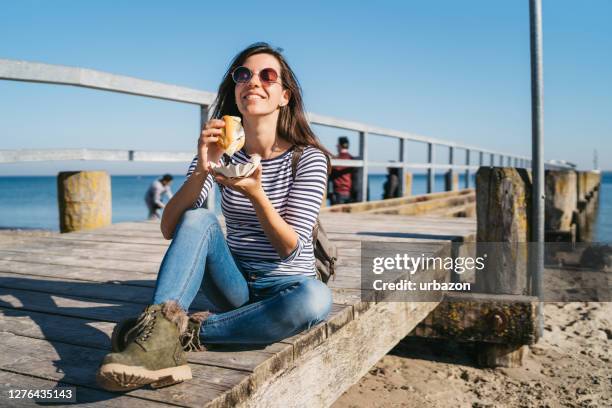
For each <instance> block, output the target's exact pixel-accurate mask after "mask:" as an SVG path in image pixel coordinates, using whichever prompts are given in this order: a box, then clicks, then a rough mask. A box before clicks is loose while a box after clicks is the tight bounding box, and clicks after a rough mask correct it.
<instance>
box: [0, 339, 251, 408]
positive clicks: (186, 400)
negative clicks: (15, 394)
mask: <svg viewBox="0 0 612 408" xmlns="http://www.w3.org/2000/svg"><path fill="white" fill-rule="evenodd" d="M0 344H2V345H3V352H2V353H0V369H2V370H4V371H11V372H15V373H18V374H23V375H30V376H36V377H38V378H42V379H47V380H55V381H61V382H64V383H67V384H74V385H80V386H86V387H90V388H97V385H96V382H95V373H96V370H97V368H98V366H99V364H100V362H101V361H102V358H103V357H104V355H105V354H106V351H105V350H98V349H93V348H88V347H81V346H74V345H70V344H65V343H59V342H47V341H44V340H39V339H33V338H29V337H22V336H16V335H14V334H12V333H6V332H0ZM23 350H36V353H24V352H23ZM191 368H192V372H193V379H191V380H189V381H186V382H184V383H181V384H177V385H175V386H172V387H168V388H161V389H157V390H151V389H146V388H141V389H138V390H134V391H131V392H129V393H127V394H126V395H131V396H136V397H139V398H145V399H150V400H154V401H158V402H167V403H172V404H176V405H183V406H193V407H195V406H198V407H200V406H202V405H204V404H206V403H207V402H212V401H215V404H214V405H215V406H223V404H226V406H230V404H231V402H232V401H233V400H234V398H235V395H234V394H242V393H246V389H247V385H248V381H245V380H246V379H247V378H248V373H245V372H243V371H237V370H229V369H226V368H221V367H212V366H202V365H198V364H192V365H191Z"/></svg>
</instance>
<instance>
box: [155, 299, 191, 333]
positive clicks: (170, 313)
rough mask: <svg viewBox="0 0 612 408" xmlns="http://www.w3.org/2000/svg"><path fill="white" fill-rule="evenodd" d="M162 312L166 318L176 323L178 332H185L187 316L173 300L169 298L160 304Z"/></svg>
mask: <svg viewBox="0 0 612 408" xmlns="http://www.w3.org/2000/svg"><path fill="white" fill-rule="evenodd" d="M162 313H163V315H164V316H165V317H166V319H168V320H170V321H171V322H172V323H174V324H176V327H178V330H179V334H183V333H185V331H186V330H187V323H188V321H189V317H188V316H187V313H185V311H184V310H183V309H182V308H181V307H180V306H179V304H178V303H177V302H176V301H175V300H169V301H167V302H166V303H164V305H163V306H162Z"/></svg>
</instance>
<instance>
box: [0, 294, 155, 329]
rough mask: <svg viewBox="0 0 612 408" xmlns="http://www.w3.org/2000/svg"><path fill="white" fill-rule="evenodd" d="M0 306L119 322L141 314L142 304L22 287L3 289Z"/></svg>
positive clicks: (0, 295)
mask: <svg viewBox="0 0 612 408" xmlns="http://www.w3.org/2000/svg"><path fill="white" fill-rule="evenodd" d="M0 306H2V307H6V308H13V309H23V310H30V311H35V312H43V313H51V314H57V315H62V316H71V317H80V318H84V319H92V320H102V321H106V322H118V321H120V320H123V319H126V318H128V317H133V316H138V315H139V314H140V313H141V312H142V309H143V308H142V305H140V304H136V303H127V302H118V301H112V300H106V301H101V300H95V301H94V300H92V299H87V298H80V297H76V296H75V297H68V296H64V295H54V294H48V293H42V292H31V291H25V290H21V289H7V288H0Z"/></svg>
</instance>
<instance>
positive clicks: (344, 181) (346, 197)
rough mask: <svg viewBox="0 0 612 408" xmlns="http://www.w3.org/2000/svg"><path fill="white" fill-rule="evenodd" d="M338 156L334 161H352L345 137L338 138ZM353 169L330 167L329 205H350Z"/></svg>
mask: <svg viewBox="0 0 612 408" xmlns="http://www.w3.org/2000/svg"><path fill="white" fill-rule="evenodd" d="M336 148H337V149H338V155H337V156H336V159H342V160H352V159H353V156H351V154H350V153H349V150H348V149H349V140H348V137H346V136H341V137H339V138H338V144H337V145H336ZM353 170H354V168H353V167H345V166H334V167H332V173H331V176H330V179H331V180H332V185H333V188H334V191H333V193H332V194H331V196H330V201H331V204H332V205H334V204H346V203H350V202H351V201H352V200H351V189H352V187H353V181H352V177H353Z"/></svg>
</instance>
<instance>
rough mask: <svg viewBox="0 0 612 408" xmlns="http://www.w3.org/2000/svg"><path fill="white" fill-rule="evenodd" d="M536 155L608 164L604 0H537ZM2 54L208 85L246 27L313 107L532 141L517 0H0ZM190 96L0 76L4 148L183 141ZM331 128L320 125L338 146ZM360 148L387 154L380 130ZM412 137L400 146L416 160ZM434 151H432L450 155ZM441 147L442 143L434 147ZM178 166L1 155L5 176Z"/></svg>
mask: <svg viewBox="0 0 612 408" xmlns="http://www.w3.org/2000/svg"><path fill="white" fill-rule="evenodd" d="M543 15H544V19H543V27H544V75H545V84H544V86H545V158H546V159H566V160H570V161H574V162H576V163H578V164H579V166H581V167H583V168H591V167H592V157H593V150H594V149H598V151H599V165H600V168H603V169H612V158H611V156H610V152H611V151H612V149H611V147H612V111H611V108H612V86H611V84H612V53H611V52H610V50H612V25H611V24H610V18H611V17H612V1H609V0H588V1H582V2H576V1H570V0H544V2H543ZM0 39H1V41H0V58H9V59H19V60H27V61H37V62H45V63H51V64H61V65H71V66H80V67H87V68H93V69H97V70H101V71H107V72H111V73H117V74H122V75H129V76H135V77H139V78H144V79H149V80H153V81H161V82H167V83H172V84H178V85H184V86H187V87H193V88H198V89H202V90H208V91H213V92H214V91H216V88H217V86H218V84H219V81H220V79H221V77H222V74H223V72H224V71H225V69H226V68H227V65H228V64H229V62H230V59H231V58H232V57H233V56H234V55H235V54H236V53H237V52H238V51H239V50H241V49H242V48H243V47H245V46H246V45H248V44H250V43H252V42H255V41H269V42H271V43H272V44H273V45H276V46H280V47H283V48H284V49H285V55H286V56H287V58H288V59H289V61H290V63H291V64H292V66H293V68H294V69H295V71H296V73H297V75H298V78H299V80H300V82H301V84H302V87H303V90H304V95H305V101H306V107H307V109H308V110H309V111H312V112H316V113H320V114H325V115H330V116H336V117H340V118H346V119H352V120H357V121H361V122H366V123H370V124H374V125H380V126H385V127H390V128H396V129H400V130H407V131H411V132H414V133H418V134H423V135H427V136H432V137H436V138H440V139H446V140H451V141H456V142H461V143H467V144H472V145H477V146H482V147H485V148H490V149H496V150H502V151H507V152H511V153H515V154H523V155H529V154H530V150H531V125H530V120H531V119H530V77H529V72H530V71H529V15H528V0H513V1H490V0H481V1H476V0H462V1H455V0H448V1H439V0H431V1H410V0H404V1H395V2H391V1H382V0H381V1H376V2H367V3H365V2H363V4H360V3H359V2H354V1H351V2H349V1H333V2H324V1H320V2H319V1H308V2H288V1H278V2H277V1H266V2H254V1H248V2H241V1H232V2H230V3H223V2H203V1H180V2H168V1H163V2H162V1H151V0H147V1H129V2H124V1H26V0H19V1H17V0H13V1H11V0H4V1H3V2H2V7H1V10H0ZM198 123H199V117H198V111H197V109H196V107H194V106H191V105H184V104H177V103H171V102H164V101H156V100H150V99H146V98H141V97H134V96H128V95H119V94H112V93H105V92H99V91H93V90H85V89H78V88H71V87H59V86H51V85H41V84H28V83H20V82H8V81H0V149H18V148H75V147H90V148H117V149H147V150H174V151H194V152H195V145H196V140H197V137H198V133H199V131H198ZM340 134H341V133H338V132H322V138H323V140H324V141H325V142H326V144H328V145H330V147H332V146H333V140H334V138H335V137H336V136H338V135H340ZM372 145H373V147H372V151H371V155H372V156H373V157H374V158H376V159H380V160H387V159H394V158H396V153H395V149H396V147H395V145H394V144H392V143H389V142H388V141H387V139H381V140H377V141H374V142H373V143H372ZM424 152H425V150H424V148H422V147H419V146H416V145H415V146H414V148H412V149H411V153H410V155H409V158H410V159H411V160H414V161H418V162H423V161H425V156H424ZM446 154H447V153H446V152H445V151H441V152H440V153H439V156H442V155H446ZM442 158H444V157H442ZM78 168H82V169H87V168H105V169H107V170H109V171H111V173H113V174H134V173H139V174H157V173H162V172H166V171H170V172H173V173H183V172H184V171H185V168H186V164H178V163H177V164H152V163H147V164H139V163H110V162H106V163H95V162H81V163H57V162H56V163H53V162H50V163H35V164H31V163H28V164H0V175H2V174H5V175H6V174H55V173H56V172H57V171H59V170H73V169H78Z"/></svg>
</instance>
